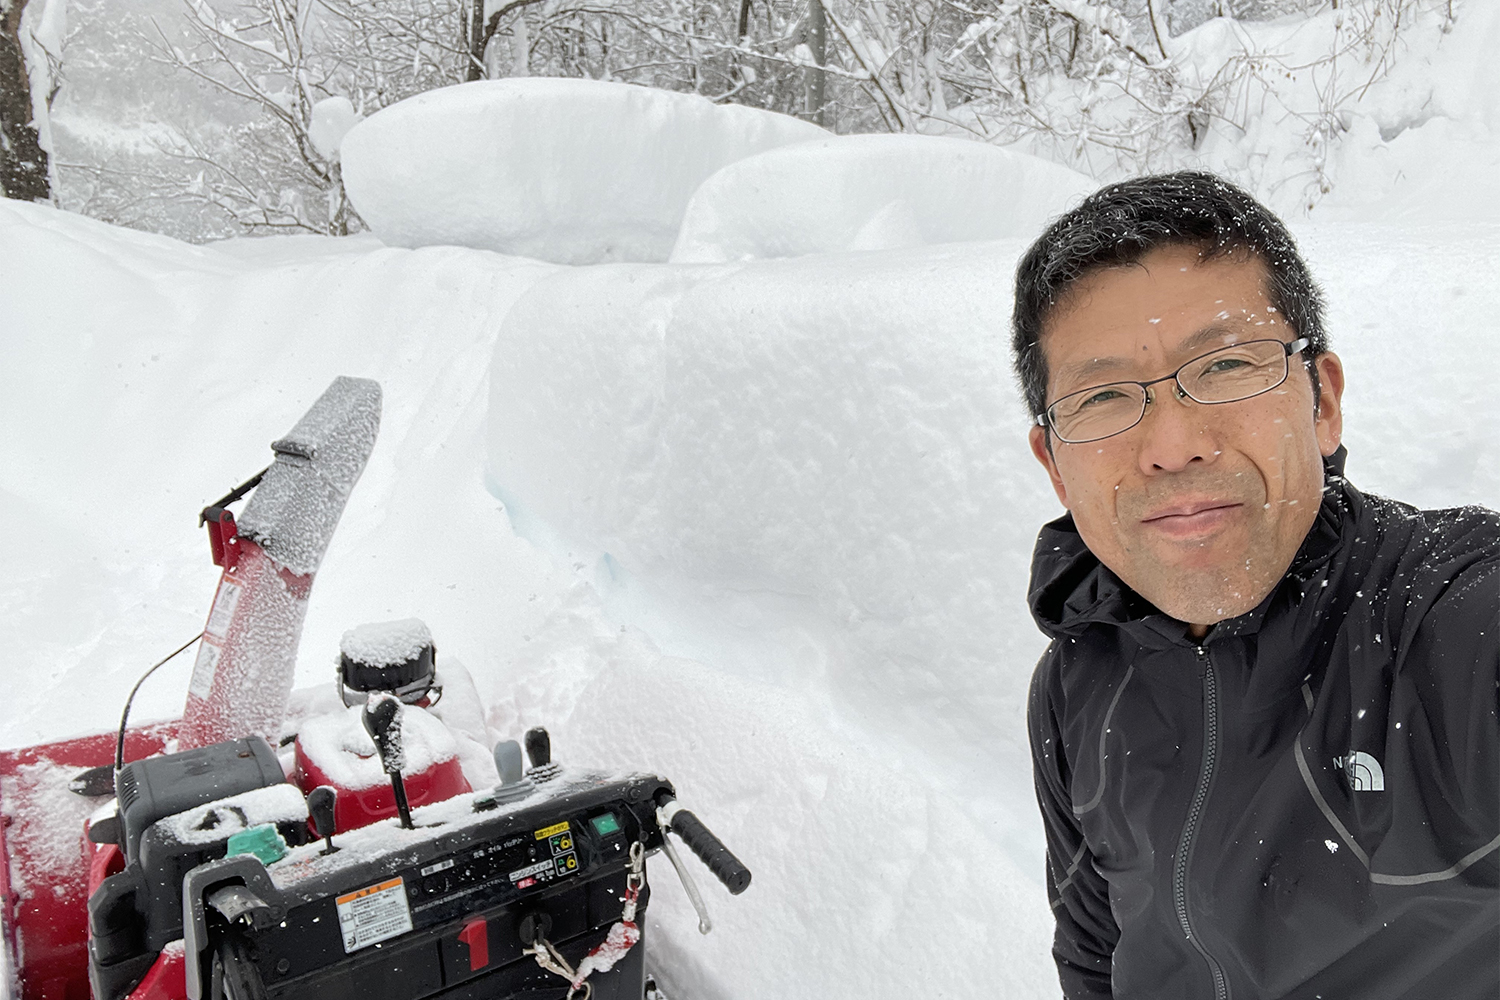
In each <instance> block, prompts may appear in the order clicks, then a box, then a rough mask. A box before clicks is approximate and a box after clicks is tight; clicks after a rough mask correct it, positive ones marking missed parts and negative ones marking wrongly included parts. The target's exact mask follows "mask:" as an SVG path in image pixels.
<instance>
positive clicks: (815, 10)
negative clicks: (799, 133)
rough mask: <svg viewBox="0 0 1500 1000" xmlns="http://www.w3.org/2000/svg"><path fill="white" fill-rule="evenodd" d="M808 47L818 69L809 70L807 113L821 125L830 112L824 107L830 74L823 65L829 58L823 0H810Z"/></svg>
mask: <svg viewBox="0 0 1500 1000" xmlns="http://www.w3.org/2000/svg"><path fill="white" fill-rule="evenodd" d="M807 47H808V48H809V49H810V50H811V51H812V57H813V62H814V63H815V64H816V65H817V68H816V69H808V70H807V88H806V94H807V113H808V116H809V117H810V118H811V119H812V120H813V121H815V122H817V123H818V124H819V125H827V124H828V120H827V119H828V114H827V111H826V110H825V109H824V107H823V103H824V94H825V92H826V87H827V83H828V74H826V73H824V72H823V65H824V63H825V62H827V60H828V18H827V16H826V15H825V14H824V11H823V0H808V5H807Z"/></svg>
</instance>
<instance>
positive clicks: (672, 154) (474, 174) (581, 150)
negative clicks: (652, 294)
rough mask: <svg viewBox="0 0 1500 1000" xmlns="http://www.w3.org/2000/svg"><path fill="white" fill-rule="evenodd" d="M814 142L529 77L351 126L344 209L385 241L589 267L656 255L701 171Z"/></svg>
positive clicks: (596, 84)
mask: <svg viewBox="0 0 1500 1000" xmlns="http://www.w3.org/2000/svg"><path fill="white" fill-rule="evenodd" d="M823 135H827V133H826V132H824V131H823V130H822V129H821V128H819V127H818V126H816V125H812V124H810V123H808V122H804V121H801V120H799V119H796V118H791V117H789V116H787V115H779V114H775V113H773V112H769V111H760V110H757V109H755V108H748V107H743V106H741V105H737V104H725V105H717V104H714V103H712V102H710V101H709V100H707V99H706V98H703V97H698V96H696V95H693V94H679V93H675V92H672V91H666V90H650V89H647V88H645V87H635V86H630V85H628V84H623V83H604V82H600V81H595V80H573V79H566V80H563V79H543V78H532V79H516V80H492V81H481V82H477V83H466V84H462V85H460V86H455V87H446V88H443V89H441V90H433V91H428V92H427V93H424V94H419V95H417V96H416V97H412V98H409V99H407V100H405V101H402V102H400V103H399V104H395V105H392V106H391V107H388V108H385V109H383V110H381V111H380V112H378V113H376V114H374V115H371V116H370V117H369V118H367V119H365V120H364V121H362V122H360V123H359V124H358V125H355V126H354V127H353V128H352V129H351V130H350V131H349V132H348V134H347V135H345V136H344V138H343V143H342V145H341V147H340V155H341V156H342V159H343V170H344V174H343V176H344V184H345V186H346V187H347V189H348V191H349V196H350V198H351V199H352V200H353V202H354V206H355V208H356V209H358V211H359V214H360V216H361V217H362V218H363V219H364V220H365V221H366V222H367V223H369V225H370V228H371V229H372V230H374V231H375V233H376V234H378V235H379V236H380V238H381V239H382V240H384V241H385V242H386V243H389V244H391V245H392V246H405V247H418V246H430V245H434V244H452V245H457V246H468V247H479V248H482V249H487V250H497V251H500V252H502V253H512V254H522V255H525V256H529V257H538V258H541V259H544V260H551V261H556V262H558V263H565V264H592V263H597V262H600V261H615V260H658V261H659V260H666V258H667V255H668V253H670V251H671V249H672V243H673V240H674V239H675V238H676V236H677V228H678V225H679V223H680V222H681V221H682V212H683V208H684V207H685V206H686V205H687V202H688V198H689V196H691V195H692V193H693V191H694V189H695V188H697V187H698V184H699V183H700V182H701V181H702V180H703V179H704V178H705V177H707V176H709V175H710V174H712V173H713V172H714V171H715V170H717V169H718V168H720V167H722V166H723V165H724V164H726V163H731V162H733V161H735V160H738V159H741V158H742V157H746V156H750V155H752V154H754V153H759V152H761V151H762V150H765V149H769V148H771V147H773V146H779V145H783V144H785V143H789V142H798V141H801V140H806V139H812V138H814V137H817V136H823Z"/></svg>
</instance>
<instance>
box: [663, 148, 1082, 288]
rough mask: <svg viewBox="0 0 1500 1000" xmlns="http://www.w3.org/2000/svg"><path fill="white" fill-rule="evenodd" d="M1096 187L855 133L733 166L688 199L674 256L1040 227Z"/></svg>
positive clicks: (1061, 174)
mask: <svg viewBox="0 0 1500 1000" xmlns="http://www.w3.org/2000/svg"><path fill="white" fill-rule="evenodd" d="M1096 186H1097V185H1096V184H1095V183H1094V182H1093V181H1092V180H1090V179H1089V178H1088V177H1085V176H1084V175H1083V174H1080V173H1077V172H1076V171H1073V170H1070V169H1068V168H1067V167H1062V166H1058V165H1057V164H1055V163H1049V162H1048V161H1046V160H1042V159H1040V158H1038V157H1035V156H1031V155H1029V154H1026V153H1019V152H1015V151H1012V150H1008V149H1001V148H999V147H997V146H989V145H985V144H984V143H980V142H974V141H972V140H967V139H952V138H943V137H938V136H923V135H849V136H839V137H837V138H824V139H818V140H814V141H811V142H803V143H797V144H795V145H792V146H785V147H782V148H779V149H773V150H769V151H767V152H764V153H760V154H758V155H756V156H751V157H747V158H746V159H743V160H739V161H737V162H735V163H731V164H729V165H728V166H726V167H724V168H723V169H722V170H720V171H718V172H717V173H716V174H714V175H713V176H712V177H710V178H708V180H706V181H704V182H703V185H702V186H701V187H700V188H698V190H697V191H696V192H695V193H694V194H693V198H692V200H691V201H690V202H688V206H687V212H686V215H685V217H684V218H683V222H682V230H681V232H679V233H678V236H677V245H676V246H675V247H674V248H673V250H672V260H673V262H674V263H709V262H719V261H732V260H747V259H753V258H763V257H796V256H799V255H802V254H809V253H827V252H832V251H840V250H878V249H886V248H891V247H901V246H913V245H920V244H923V243H956V242H964V241H969V240H993V239H1004V238H1024V237H1031V236H1035V234H1036V233H1038V232H1040V231H1041V229H1042V227H1043V226H1044V225H1045V224H1046V222H1047V221H1048V220H1049V219H1050V218H1052V217H1053V216H1056V215H1059V214H1061V213H1062V212H1064V211H1066V210H1067V209H1068V208H1070V207H1072V206H1073V205H1074V204H1076V203H1077V202H1078V201H1079V200H1081V199H1082V198H1083V196H1084V195H1086V194H1088V193H1089V192H1091V191H1093V190H1094V188H1095V187H1096Z"/></svg>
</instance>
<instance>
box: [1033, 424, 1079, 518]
mask: <svg viewBox="0 0 1500 1000" xmlns="http://www.w3.org/2000/svg"><path fill="white" fill-rule="evenodd" d="M1029 439H1030V442H1031V453H1032V454H1033V455H1035V456H1036V460H1037V461H1038V462H1041V463H1042V468H1044V469H1046V470H1047V478H1048V479H1050V480H1052V489H1053V491H1054V492H1056V493H1057V502H1058V503H1060V504H1062V505H1063V506H1064V507H1067V506H1068V488H1067V487H1066V486H1064V485H1063V481H1062V476H1061V475H1059V474H1058V471H1057V459H1056V458H1055V457H1054V456H1053V454H1052V449H1051V448H1049V447H1047V429H1046V428H1045V427H1043V426H1041V425H1040V424H1037V425H1034V426H1033V427H1032V428H1031V434H1030V435H1029ZM1069 509H1071V508H1069Z"/></svg>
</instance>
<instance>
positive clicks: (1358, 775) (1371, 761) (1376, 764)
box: [1333, 750, 1385, 792]
mask: <svg viewBox="0 0 1500 1000" xmlns="http://www.w3.org/2000/svg"><path fill="white" fill-rule="evenodd" d="M1333 766H1334V767H1337V768H1340V769H1342V770H1343V772H1344V777H1345V778H1347V779H1348V780H1349V787H1350V788H1351V789H1353V790H1354V791H1356V792H1383V791H1385V771H1383V770H1382V769H1381V767H1380V761H1378V760H1376V759H1375V758H1374V757H1371V756H1370V755H1369V754H1367V753H1365V752H1364V751H1363V750H1353V751H1351V752H1350V753H1349V756H1347V757H1335V758H1333Z"/></svg>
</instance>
